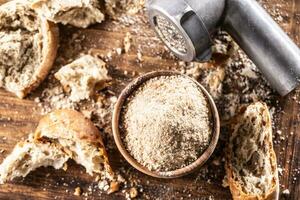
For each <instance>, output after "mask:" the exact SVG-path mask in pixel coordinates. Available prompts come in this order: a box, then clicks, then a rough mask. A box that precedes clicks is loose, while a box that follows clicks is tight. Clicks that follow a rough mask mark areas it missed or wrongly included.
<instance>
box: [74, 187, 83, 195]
mask: <svg viewBox="0 0 300 200" xmlns="http://www.w3.org/2000/svg"><path fill="white" fill-rule="evenodd" d="M81 194H82V190H81V188H80V187H77V188H75V191H74V195H75V196H80V195H81Z"/></svg>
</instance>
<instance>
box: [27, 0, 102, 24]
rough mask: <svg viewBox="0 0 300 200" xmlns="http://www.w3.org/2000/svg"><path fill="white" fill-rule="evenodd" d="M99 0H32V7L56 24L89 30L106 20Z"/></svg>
mask: <svg viewBox="0 0 300 200" xmlns="http://www.w3.org/2000/svg"><path fill="white" fill-rule="evenodd" d="M99 2H100V1H98V0H72V1H70V0H68V1H60V0H31V3H32V4H31V7H32V8H33V9H35V10H36V11H37V12H38V13H40V15H42V16H44V17H45V18H47V19H48V20H50V21H52V22H54V23H62V24H64V25H66V24H70V25H72V26H75V27H78V28H87V27H88V26H89V25H91V24H95V23H97V22H98V23H100V22H102V21H103V20H104V14H103V13H102V12H101V10H100V3H99Z"/></svg>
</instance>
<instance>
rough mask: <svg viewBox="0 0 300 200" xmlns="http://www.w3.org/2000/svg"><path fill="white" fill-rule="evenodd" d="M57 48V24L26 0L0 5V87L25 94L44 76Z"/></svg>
mask: <svg viewBox="0 0 300 200" xmlns="http://www.w3.org/2000/svg"><path fill="white" fill-rule="evenodd" d="M57 48H58V28H57V26H56V25H55V24H53V23H50V22H48V21H47V20H46V19H45V18H42V17H40V16H38V15H37V14H36V13H35V12H34V11H33V10H32V9H31V8H30V7H29V4H28V2H27V1H22V0H14V1H9V2H7V3H5V4H3V5H1V6H0V87H2V88H5V89H6V90H8V91H10V92H13V93H15V94H16V95H17V96H18V97H20V98H24V97H25V96H26V95H27V94H28V93H30V92H31V91H32V90H33V89H35V88H36V87H37V86H39V84H40V83H41V82H42V81H43V80H44V79H45V78H46V76H47V74H48V73H49V71H50V69H51V68H52V65H53V62H54V60H55V57H56V52H57Z"/></svg>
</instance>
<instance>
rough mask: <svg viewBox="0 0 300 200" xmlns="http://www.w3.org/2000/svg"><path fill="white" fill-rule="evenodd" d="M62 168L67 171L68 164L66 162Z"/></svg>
mask: <svg viewBox="0 0 300 200" xmlns="http://www.w3.org/2000/svg"><path fill="white" fill-rule="evenodd" d="M62 169H63V170H64V171H67V170H68V164H67V163H65V164H64V166H63V168H62Z"/></svg>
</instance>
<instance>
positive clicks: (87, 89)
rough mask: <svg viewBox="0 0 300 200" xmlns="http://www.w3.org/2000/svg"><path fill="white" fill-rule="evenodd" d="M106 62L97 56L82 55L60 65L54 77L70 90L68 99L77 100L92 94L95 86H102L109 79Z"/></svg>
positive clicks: (65, 88) (66, 89)
mask: <svg viewBox="0 0 300 200" xmlns="http://www.w3.org/2000/svg"><path fill="white" fill-rule="evenodd" d="M107 73H108V71H107V69H106V64H105V63H104V62H103V61H102V60H100V59H99V58H96V57H93V56H90V55H84V56H82V57H80V58H79V59H77V60H75V61H74V62H72V63H70V64H68V65H66V66H64V67H62V68H61V69H60V70H59V71H58V72H57V73H56V74H55V77H56V78H57V79H58V80H59V81H60V82H61V84H62V85H63V87H64V90H65V91H67V92H71V95H70V100H71V101H73V102H79V101H81V100H84V99H88V98H89V97H90V96H92V94H93V92H94V89H95V87H96V86H97V87H98V88H103V87H104V86H105V83H106V82H107V81H108V80H110V78H109V77H108V75H107Z"/></svg>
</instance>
